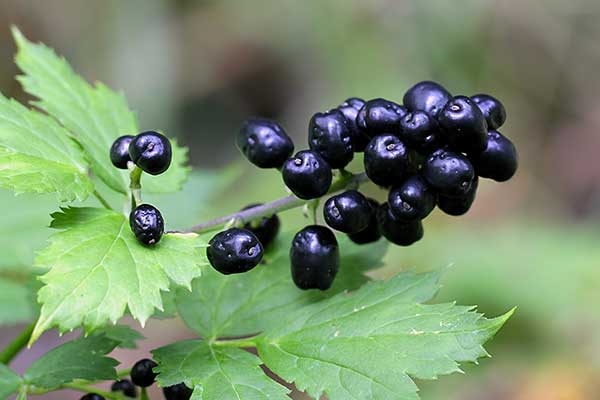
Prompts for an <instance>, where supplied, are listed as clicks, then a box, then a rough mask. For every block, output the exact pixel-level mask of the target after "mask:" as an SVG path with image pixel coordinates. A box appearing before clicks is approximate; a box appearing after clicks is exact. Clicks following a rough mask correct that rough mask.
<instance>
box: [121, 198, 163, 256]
mask: <svg viewBox="0 0 600 400" xmlns="http://www.w3.org/2000/svg"><path fill="white" fill-rule="evenodd" d="M129 226H130V227H131V230H132V232H133V234H134V235H135V237H136V238H137V240H139V241H140V242H141V243H143V244H145V245H149V246H152V245H155V244H156V243H158V242H159V241H160V238H161V237H162V235H163V232H164V230H165V222H164V220H163V217H162V215H161V213H160V211H158V209H157V208H156V207H154V206H152V205H150V204H140V205H139V206H137V207H136V208H134V209H133V211H131V214H129Z"/></svg>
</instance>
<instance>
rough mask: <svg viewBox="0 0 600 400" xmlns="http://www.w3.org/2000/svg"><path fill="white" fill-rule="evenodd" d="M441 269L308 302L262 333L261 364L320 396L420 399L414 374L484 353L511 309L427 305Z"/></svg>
mask: <svg viewBox="0 0 600 400" xmlns="http://www.w3.org/2000/svg"><path fill="white" fill-rule="evenodd" d="M437 286H438V285H437V274H421V275H415V274H413V273H405V274H400V275H398V276H396V277H395V278H392V279H390V280H389V281H387V282H384V281H380V282H372V283H369V284H367V285H365V286H363V287H362V288H361V289H359V290H358V291H357V292H355V293H354V294H351V295H348V294H344V293H342V294H339V295H337V296H335V297H333V298H331V299H328V300H325V301H322V302H320V303H317V304H314V305H312V306H308V307H305V308H304V309H301V310H299V311H298V312H296V313H294V314H291V315H289V316H288V317H287V318H286V319H285V320H282V321H281V324H280V326H279V327H278V328H275V329H272V330H270V331H268V332H267V333H266V334H264V335H263V336H261V337H259V338H258V341H257V348H258V353H259V355H260V357H261V359H262V360H263V362H264V363H265V364H266V365H267V367H269V368H270V369H271V370H273V372H275V373H276V374H277V375H279V376H281V377H282V378H283V379H285V380H287V381H289V382H294V383H295V384H296V386H297V387H298V388H299V389H300V390H304V391H306V392H307V393H308V394H310V395H311V396H313V397H315V398H318V397H319V396H320V395H322V394H326V395H327V396H328V399H330V400H338V399H361V400H363V399H386V400H388V399H389V400H392V399H403V400H404V399H418V396H417V390H418V389H417V387H416V385H415V383H414V382H413V380H412V379H411V378H415V379H436V378H437V377H438V375H442V374H450V373H453V372H458V371H460V369H459V363H460V362H468V361H471V362H476V360H477V359H478V358H480V357H483V356H487V353H486V351H485V350H484V348H483V346H482V345H483V343H485V342H486V341H487V340H488V339H490V338H491V337H492V336H493V335H494V334H495V333H496V331H498V329H500V327H501V326H502V325H503V324H504V322H505V321H506V320H507V319H508V318H509V317H510V315H511V314H512V311H511V312H509V313H507V314H505V315H504V316H501V317H499V318H496V319H485V318H483V317H482V316H481V314H478V313H476V312H474V311H473V308H472V307H460V306H456V305H454V304H437V305H425V304H421V302H422V301H424V300H427V299H429V298H430V297H431V296H432V295H433V294H435V291H436V289H437Z"/></svg>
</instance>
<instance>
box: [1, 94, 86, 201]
mask: <svg viewBox="0 0 600 400" xmlns="http://www.w3.org/2000/svg"><path fill="white" fill-rule="evenodd" d="M0 186H1V187H5V188H8V189H11V190H13V191H15V192H16V193H25V192H33V193H56V195H57V197H58V199H59V200H60V201H73V200H76V199H77V200H84V199H85V198H86V197H87V196H88V195H89V194H90V193H91V192H92V191H93V190H94V185H93V184H92V181H91V180H90V179H89V178H88V176H87V163H86V161H85V158H84V154H83V151H82V150H81V148H80V147H78V145H77V144H76V143H75V142H74V141H73V139H71V137H70V136H69V133H68V132H67V131H66V130H65V129H64V128H63V127H62V126H60V125H59V124H58V123H57V122H56V121H55V120H53V119H52V118H51V117H48V116H47V115H44V114H41V113H40V112H38V111H35V110H29V109H27V108H26V107H24V106H23V105H21V104H19V103H18V102H17V101H15V100H9V99H7V98H5V97H4V96H2V95H1V94H0Z"/></svg>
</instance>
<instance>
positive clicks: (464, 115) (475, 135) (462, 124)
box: [438, 96, 487, 153]
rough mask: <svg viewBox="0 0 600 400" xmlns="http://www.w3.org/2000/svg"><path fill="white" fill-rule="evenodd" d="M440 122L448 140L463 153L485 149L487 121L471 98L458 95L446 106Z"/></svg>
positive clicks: (445, 138)
mask: <svg viewBox="0 0 600 400" xmlns="http://www.w3.org/2000/svg"><path fill="white" fill-rule="evenodd" d="M438 122H439V124H440V126H441V128H442V129H443V132H444V141H446V142H447V143H448V144H449V145H450V146H451V147H452V148H453V149H454V150H457V151H459V152H461V153H477V152H480V151H483V150H485V145H486V142H487V123H486V122H485V117H484V116H483V113H482V112H481V110H480V109H479V107H477V104H475V103H474V102H473V101H472V100H471V99H470V98H468V97H465V96H456V97H454V98H453V99H452V100H450V101H449V102H448V103H446V105H445V106H444V108H443V110H442V112H441V113H440V114H439V115H438Z"/></svg>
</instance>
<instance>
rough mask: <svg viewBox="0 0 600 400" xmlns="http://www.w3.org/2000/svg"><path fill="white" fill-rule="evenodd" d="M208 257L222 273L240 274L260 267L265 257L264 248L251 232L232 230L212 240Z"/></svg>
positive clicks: (209, 243)
mask: <svg viewBox="0 0 600 400" xmlns="http://www.w3.org/2000/svg"><path fill="white" fill-rule="evenodd" d="M206 256H207V257H208V261H209V262H210V265H212V267H213V268H214V269H216V270H217V271H219V272H220V273H222V274H224V275H229V274H239V273H242V272H247V271H250V270H251V269H252V268H254V267H256V266H257V265H258V263H259V262H260V261H261V260H262V257H263V247H262V245H261V243H260V242H259V241H258V238H257V237H256V235H254V234H253V233H252V232H250V231H249V230H246V229H239V228H230V229H227V230H226V231H223V232H219V233H217V234H216V235H215V236H213V238H212V239H210V241H209V242H208V248H207V249H206Z"/></svg>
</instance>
